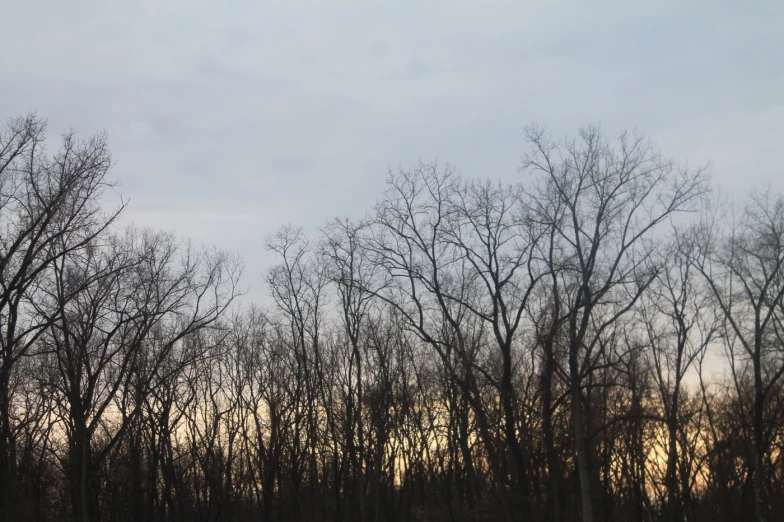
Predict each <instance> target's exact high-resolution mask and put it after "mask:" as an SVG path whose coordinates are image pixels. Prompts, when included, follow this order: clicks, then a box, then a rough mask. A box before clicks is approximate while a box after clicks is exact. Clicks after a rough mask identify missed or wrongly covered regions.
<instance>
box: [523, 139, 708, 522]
mask: <svg viewBox="0 0 784 522" xmlns="http://www.w3.org/2000/svg"><path fill="white" fill-rule="evenodd" d="M528 140H529V143H530V144H531V150H530V152H529V153H528V155H527V156H526V157H525V159H524V162H523V170H524V171H527V172H531V173H534V174H537V175H538V176H539V177H540V182H539V186H538V188H537V190H536V192H535V197H534V198H533V201H535V202H536V203H537V208H536V212H537V213H538V214H539V216H540V217H539V218H538V221H540V222H545V223H550V224H551V226H553V227H555V228H556V236H554V240H555V241H556V242H557V248H558V250H559V251H560V252H561V259H560V264H562V265H564V266H566V267H567V268H566V269H561V270H560V272H559V274H560V277H561V278H562V281H563V282H562V284H561V285H560V287H559V289H560V290H561V292H563V294H562V295H563V297H562V298H561V302H562V303H563V306H564V327H565V328H566V331H567V337H568V346H569V377H570V386H571V394H572V416H573V423H574V437H575V446H576V447H575V449H576V453H577V463H578V466H577V467H578V471H579V477H580V491H581V502H582V511H583V520H584V521H585V522H592V521H593V520H594V502H593V496H592V492H591V482H592V478H591V476H592V474H593V473H594V471H593V470H592V469H591V458H592V457H591V454H590V453H591V451H590V448H589V444H588V440H587V437H586V429H587V424H588V423H589V422H590V413H589V412H588V411H586V408H585V406H586V403H585V397H584V390H583V387H584V380H585V379H586V378H587V377H588V376H589V375H590V374H591V373H592V372H593V371H594V369H595V368H596V367H597V365H598V363H599V361H600V360H601V358H602V357H603V356H604V355H605V354H604V352H603V347H602V344H601V343H600V340H601V339H602V336H603V335H604V333H605V331H606V330H607V329H608V328H610V327H612V325H613V323H614V322H615V321H616V320H617V319H618V318H620V317H621V316H623V315H624V314H626V313H627V312H628V311H629V310H630V309H631V308H632V306H633V305H634V303H635V302H636V301H637V299H639V297H640V296H641V295H642V293H643V292H644V291H645V289H646V288H647V287H648V285H649V284H650V283H651V281H652V280H653V277H654V276H655V274H656V271H657V267H656V266H655V265H654V264H653V259H652V257H651V252H652V249H651V246H650V241H651V240H652V238H653V235H654V233H655V231H656V228H657V227H658V226H659V225H660V224H662V223H663V222H665V220H666V219H668V217H669V216H671V215H672V214H673V213H676V212H679V211H684V210H692V209H694V208H695V207H696V203H697V198H698V197H699V196H700V195H702V194H703V193H704V192H705V190H706V186H705V183H706V176H705V171H703V170H698V171H696V172H694V173H689V172H687V171H681V170H677V169H675V167H674V166H673V164H672V163H671V162H669V161H664V160H662V159H661V157H660V155H659V153H658V152H657V151H656V150H655V149H654V148H653V146H652V145H651V144H650V142H648V141H647V140H646V139H645V138H643V137H642V136H639V135H634V134H628V133H623V134H622V135H621V137H620V138H619V140H618V142H617V144H612V143H610V142H609V141H608V140H607V139H606V138H605V137H604V135H603V134H602V133H601V131H600V130H599V129H598V128H588V129H584V130H582V131H581V132H580V137H579V140H576V141H565V142H563V143H556V142H554V141H552V139H551V138H550V137H549V136H548V134H547V133H546V132H545V131H544V130H542V129H540V128H537V127H529V128H528Z"/></svg>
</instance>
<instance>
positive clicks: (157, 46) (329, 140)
mask: <svg viewBox="0 0 784 522" xmlns="http://www.w3.org/2000/svg"><path fill="white" fill-rule="evenodd" d="M213 4H214V3H212V2H209V3H208V2H206V1H204V2H199V1H195V2H194V1H189V2H185V1H174V0H169V1H166V2H152V1H148V2H143V1H135V2H131V1H128V2H125V3H123V4H122V5H118V3H104V2H100V3H99V2H70V3H68V5H67V6H66V5H64V4H61V3H56V2H43V1H40V0H39V1H32V2H23V1H22V0H12V2H11V5H10V6H4V16H2V17H0V34H2V35H3V36H2V38H3V39H4V49H5V51H4V52H3V53H0V70H2V71H3V74H2V81H0V113H1V114H2V115H4V117H10V116H13V115H16V114H19V113H24V112H27V111H28V110H37V111H38V112H39V114H40V115H42V116H45V117H48V118H49V121H50V128H51V130H52V131H53V133H56V132H59V131H61V130H64V129H65V128H67V127H68V126H71V125H72V126H74V127H76V128H77V129H79V130H80V131H81V132H83V133H92V132H95V131H97V130H99V129H106V130H107V131H108V132H109V135H110V139H111V143H112V150H113V156H114V159H115V162H116V168H115V174H116V176H117V177H118V178H119V179H120V180H121V181H122V191H123V193H124V194H125V195H126V196H128V197H130V198H131V200H132V203H131V207H130V209H129V210H130V211H129V213H128V219H129V220H130V219H133V220H136V221H139V222H140V223H144V224H149V225H157V226H162V227H164V228H176V229H177V230H178V231H179V232H181V233H183V234H187V235H190V236H192V237H193V238H194V239H195V240H197V241H202V242H205V243H209V244H217V245H218V246H221V247H225V248H231V249H233V250H236V251H239V252H240V253H241V254H242V255H243V256H244V257H245V258H246V263H247V265H248V277H247V279H246V284H248V285H250V286H251V287H253V288H255V289H257V290H258V291H259V292H261V290H260V287H261V283H260V281H261V279H260V277H259V275H260V273H261V271H262V269H263V266H265V263H266V262H267V261H266V260H265V257H264V256H263V248H262V245H263V241H264V237H265V236H266V235H267V234H269V233H271V232H272V231H274V230H275V229H276V228H277V227H278V226H279V225H281V224H283V223H289V222H293V223H299V224H302V225H304V226H306V227H310V228H312V227H315V226H318V225H319V224H321V223H322V222H323V221H324V220H325V219H326V218H328V217H330V216H333V215H336V214H351V215H355V216H356V215H361V214H362V213H363V212H364V211H365V210H366V209H368V208H369V207H370V206H372V203H373V202H374V201H375V199H376V197H377V196H378V194H379V193H380V191H381V190H382V188H383V183H384V178H385V174H386V169H387V167H388V165H393V166H394V165H398V164H402V165H407V164H410V163H412V162H415V161H417V160H418V159H419V158H420V157H421V158H424V159H433V158H439V159H440V160H442V161H449V162H451V163H453V164H455V165H456V166H457V167H458V169H459V170H460V171H461V172H462V173H463V174H465V175H469V176H483V177H487V176H490V177H500V178H503V179H505V180H507V181H511V180H514V179H517V178H518V177H519V174H518V173H517V170H516V169H517V166H518V164H519V158H520V154H521V152H522V150H523V144H522V137H523V136H522V126H523V125H524V124H525V123H528V122H531V121H535V122H541V123H545V124H547V125H549V126H550V127H551V128H552V129H553V131H554V133H555V134H556V135H565V134H566V133H570V132H573V131H574V130H576V129H577V128H578V127H579V126H580V125H584V124H587V123H594V122H601V123H602V125H603V126H604V127H605V129H606V130H607V132H608V133H610V134H616V133H617V132H619V131H620V130H621V129H622V128H624V127H636V128H639V129H642V130H644V131H646V132H647V133H648V134H650V135H651V136H652V137H653V138H654V139H655V140H656V141H657V143H658V144H659V146H660V147H661V148H662V149H663V151H664V152H665V153H666V154H669V155H672V156H674V157H675V158H677V159H679V160H683V161H685V160H687V159H688V160H689V162H690V163H691V164H699V163H704V162H706V161H708V160H711V161H712V164H713V169H714V172H715V174H716V178H717V180H718V181H719V183H720V184H721V185H722V186H723V187H724V188H725V191H728V192H734V191H739V190H745V189H746V188H747V187H748V186H749V184H750V183H771V184H772V185H773V186H774V188H775V189H776V190H784V176H781V168H780V166H779V165H778V162H777V161H776V159H775V158H777V152H778V150H779V149H780V146H781V143H782V142H783V141H784V126H782V125H781V122H782V121H784V99H782V94H781V93H782V92H784V53H782V52H781V49H784V40H783V37H782V36H781V33H782V32H781V31H780V25H781V22H782V21H783V20H784V7H782V6H781V5H780V3H777V2H768V3H765V4H762V3H758V4H757V5H756V6H754V7H747V6H744V7H737V8H733V7H729V6H724V7H720V6H718V5H716V4H715V3H710V4H708V3H705V4H702V5H698V4H696V3H692V4H689V5H688V6H686V7H684V6H682V5H679V4H680V3H666V2H665V3H658V2H657V3H653V2H651V3H649V4H647V3H642V2H641V3H634V4H629V3H628V2H624V3H620V2H618V3H603V4H602V5H601V6H596V5H587V4H584V3H576V2H575V3H573V4H569V3H563V2H562V3H560V4H558V5H553V4H552V3H550V2H541V3H531V2H518V3H512V2H506V3H500V2H490V3H479V2H477V3H475V4H469V3H468V2H459V3H457V4H453V3H450V4H446V3H443V4H442V3H436V2H430V3H424V5H420V3H415V2H403V3H394V4H392V3H389V4H385V3H381V2H362V3H360V2H305V3H303V2H292V3H285V4H284V3H282V2H264V3H262V2H238V3H234V2H232V3H231V5H230V6H228V7H226V6H221V7H217V6H216V5H213ZM518 4H519V5H518Z"/></svg>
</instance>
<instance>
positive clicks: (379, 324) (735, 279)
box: [0, 116, 784, 522]
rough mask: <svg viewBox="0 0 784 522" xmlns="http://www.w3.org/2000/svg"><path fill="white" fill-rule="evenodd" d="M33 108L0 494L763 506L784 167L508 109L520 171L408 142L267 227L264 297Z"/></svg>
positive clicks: (175, 501)
mask: <svg viewBox="0 0 784 522" xmlns="http://www.w3.org/2000/svg"><path fill="white" fill-rule="evenodd" d="M44 132H45V124H44V122H43V121H41V120H40V119H38V118H36V117H34V116H30V117H25V118H18V119H13V120H11V121H10V122H9V123H8V124H7V126H6V127H5V129H4V130H3V131H2V133H0V176H1V177H0V256H1V257H0V329H1V330H0V348H1V349H2V354H0V515H1V516H2V517H3V520H8V521H17V520H35V521H56V520H74V521H79V522H88V521H89V522H96V521H161V522H163V521H187V522H190V521H205V522H208V521H209V522H212V521H216V522H217V521H236V522H244V521H250V520H254V521H255V520H264V521H270V522H271V521H281V522H282V521H300V520H302V521H315V520H334V521H350V522H357V521H361V522H381V521H393V520H394V521H397V520H404V521H469V520H488V521H490V520H504V521H542V522H546V521H547V522H549V521H553V522H566V521H572V520H582V521H586V522H590V521H609V520H614V521H627V520H628V521H639V522H643V521H672V522H674V521H690V522H698V521H746V520H758V521H767V520H780V519H782V518H784V461H783V460H782V457H783V456H782V445H783V444H784V417H782V411H781V410H782V404H783V403H784V390H782V382H783V381H782V378H781V377H782V373H784V338H783V337H782V336H784V200H783V199H782V197H781V196H780V195H776V194H771V193H769V192H757V193H752V195H751V196H749V197H748V198H747V200H746V201H745V202H743V204H742V205H740V206H737V207H730V206H723V207H717V206H715V205H712V204H711V201H712V199H711V197H710V186H709V182H710V181H709V176H708V173H707V172H706V171H705V170H704V169H697V170H688V169H685V168H682V167H680V166H678V165H677V164H675V163H673V162H672V161H668V160H665V159H663V158H662V157H661V155H660V154H659V153H658V152H657V151H656V149H655V148H654V147H653V146H652V145H651V144H650V142H649V141H647V140H646V139H644V138H643V137H641V136H638V135H636V134H623V135H622V136H621V137H620V138H619V139H617V140H608V139H607V138H606V137H605V136H604V135H603V134H602V133H601V132H600V130H599V129H597V128H589V129H586V130H583V131H581V132H580V134H579V135H578V136H577V137H576V138H575V139H572V140H562V141H555V140H553V139H552V138H551V137H550V135H549V134H548V133H547V132H546V131H544V130H543V129H539V128H536V127H529V128H528V129H527V139H528V144H527V148H528V151H527V153H526V155H525V156H524V159H523V164H522V168H521V172H520V182H519V183H517V184H515V185H512V186H504V185H500V184H498V183H495V182H490V181H485V180H468V179H463V178H461V177H460V176H458V175H457V174H456V173H454V171H453V170H452V169H451V168H450V167H448V166H446V167H440V166H438V165H435V164H420V165H418V166H416V167H413V168H411V169H408V170H399V171H396V172H392V173H390V175H389V178H388V185H387V190H386V191H385V193H384V194H383V196H382V197H381V198H380V199H379V201H378V202H377V204H376V205H375V207H374V208H373V209H372V211H370V212H369V213H368V215H367V217H366V218H365V219H362V220H359V221H351V220H347V219H336V220H333V221H330V222H329V223H328V224H326V225H325V226H324V227H323V228H322V230H321V231H320V233H319V234H318V237H315V238H311V239H310V240H308V239H307V238H306V237H305V236H304V235H303V233H302V231H300V230H299V229H296V228H293V227H285V228H283V229H281V230H280V232H279V233H277V234H276V235H274V236H273V237H271V238H269V239H268V241H267V247H268V249H269V251H270V252H272V253H273V254H274V255H275V257H276V265H275V266H274V268H272V269H271V270H270V271H268V273H267V274H266V285H267V288H268V289H269V293H270V296H271V299H272V301H271V302H272V305H271V306H270V307H268V308H267V309H261V308H255V307H250V306H246V307H241V306H234V303H235V301H236V299H235V298H236V297H237V296H238V294H239V290H238V288H239V287H238V281H239V277H240V275H241V272H242V264H241V262H240V260H238V259H237V258H236V257H235V256H233V255H230V254H227V253H225V252H221V251H217V250H214V249H204V248H195V247H193V246H192V245H190V244H189V243H188V242H186V241H183V240H181V239H178V238H177V237H175V236H173V235H171V234H166V233H161V232H156V231H150V230H138V229H134V228H126V229H121V228H120V227H119V226H118V225H117V220H118V217H119V216H120V215H121V212H122V210H123V208H124V206H125V204H124V202H123V201H122V200H121V199H118V201H119V202H118V203H117V205H116V206H115V207H111V206H109V207H107V206H106V202H107V201H109V200H111V198H110V196H111V194H112V193H113V190H114V186H113V185H112V183H111V180H110V179H109V177H108V176H109V168H110V165H111V162H110V157H109V152H108V150H107V144H106V139H105V137H104V136H100V135H99V136H96V137H93V138H89V139H78V138H77V137H76V136H75V135H73V134H66V135H65V136H63V139H62V144H61V145H60V148H59V149H58V150H57V151H55V152H53V153H50V152H49V151H47V150H46V149H45V147H44V144H45V143H44Z"/></svg>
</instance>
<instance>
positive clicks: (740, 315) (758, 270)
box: [693, 192, 784, 522]
mask: <svg viewBox="0 0 784 522" xmlns="http://www.w3.org/2000/svg"><path fill="white" fill-rule="evenodd" d="M722 225H723V223H716V221H715V220H712V221H709V222H706V223H704V224H703V229H702V238H701V243H700V245H699V246H700V251H699V252H698V255H696V256H695V257H694V261H693V262H694V266H695V267H696V269H697V270H698V271H699V272H700V273H701V274H702V275H703V276H704V278H705V280H706V281H707V284H708V286H709V288H710V290H711V292H712V294H713V296H714V298H715V299H716V303H717V305H718V307H719V309H720V310H721V312H722V314H723V318H724V330H725V332H726V333H725V336H726V339H727V340H726V347H727V350H728V356H729V360H730V364H731V368H732V372H733V376H734V378H735V379H736V389H737V390H738V391H739V394H740V391H741V389H742V387H743V386H742V383H740V382H739V379H742V375H741V373H742V372H743V371H744V369H743V366H744V365H745V361H746V360H747V361H748V363H749V364H750V365H751V371H752V375H751V378H752V382H753V384H752V386H753V397H754V399H753V406H752V411H751V414H750V419H751V425H752V434H753V435H752V440H753V445H754V464H753V469H754V496H755V504H756V517H757V520H758V521H760V522H763V521H766V520H768V505H767V500H766V498H767V495H766V491H765V481H766V478H765V474H766V459H767V455H768V447H769V439H768V433H766V432H767V430H766V418H765V417H766V415H765V409H766V405H767V402H768V399H769V394H770V392H771V391H772V390H773V389H774V388H775V387H776V386H777V384H778V382H779V380H780V379H781V376H782V374H784V364H782V362H781V356H782V353H783V352H782V343H781V341H782V337H781V332H782V324H783V323H782V319H783V316H782V314H781V312H782V311H783V309H782V301H783V300H784V199H782V198H781V197H780V196H773V195H771V194H769V193H761V192H756V193H753V194H752V195H751V199H750V201H749V203H748V204H747V205H746V206H745V207H744V208H743V210H742V212H741V214H740V216H739V217H738V220H737V221H736V222H734V223H730V224H729V225H728V226H726V227H725V226H722ZM746 358H747V359H746Z"/></svg>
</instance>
